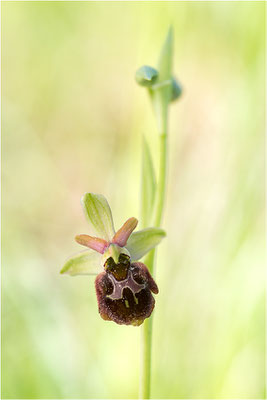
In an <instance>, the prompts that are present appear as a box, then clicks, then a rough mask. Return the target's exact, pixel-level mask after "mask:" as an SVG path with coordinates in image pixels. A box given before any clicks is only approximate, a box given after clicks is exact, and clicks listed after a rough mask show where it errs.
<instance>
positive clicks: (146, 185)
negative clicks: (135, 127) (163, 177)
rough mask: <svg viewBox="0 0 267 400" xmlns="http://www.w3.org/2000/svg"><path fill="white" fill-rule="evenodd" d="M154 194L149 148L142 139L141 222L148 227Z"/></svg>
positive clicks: (153, 175)
mask: <svg viewBox="0 0 267 400" xmlns="http://www.w3.org/2000/svg"><path fill="white" fill-rule="evenodd" d="M155 194H156V177H155V171H154V166H153V161H152V157H151V153H150V149H149V146H148V144H147V141H146V139H145V137H144V138H143V160H142V183H141V222H142V226H145V227H146V226H149V224H150V222H151V218H152V214H153V209H154V203H155Z"/></svg>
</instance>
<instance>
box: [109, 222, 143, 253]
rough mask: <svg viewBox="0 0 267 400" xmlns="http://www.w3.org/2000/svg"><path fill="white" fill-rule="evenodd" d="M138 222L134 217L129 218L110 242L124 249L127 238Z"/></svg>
mask: <svg viewBox="0 0 267 400" xmlns="http://www.w3.org/2000/svg"><path fill="white" fill-rule="evenodd" d="M137 224H138V220H137V219H136V218H134V217H132V218H129V219H128V220H127V221H126V222H125V223H124V224H123V225H122V227H121V228H120V229H119V230H118V231H117V232H116V234H115V235H114V237H113V239H112V242H113V243H116V244H117V245H118V246H120V247H124V246H125V245H126V243H127V240H128V239H129V236H130V235H131V233H132V232H133V230H134V229H135V228H136V226H137Z"/></svg>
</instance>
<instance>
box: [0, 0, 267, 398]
mask: <svg viewBox="0 0 267 400" xmlns="http://www.w3.org/2000/svg"><path fill="white" fill-rule="evenodd" d="M264 8H265V5H264V2H125V3H123V2H3V3H2V101H3V103H2V182H3V193H2V208H3V213H2V229H3V234H2V243H3V252H2V267H3V268H2V398H58V399H63V398H118V399H123V398H136V397H137V396H138V380H139V378H138V375H139V352H140V347H139V336H140V329H139V328H136V327H125V326H117V325H115V324H114V323H111V322H105V321H103V320H102V319H101V318H100V317H99V315H98V312H97V302H96V296H95V293H94V278H93V277H76V278H70V277H66V276H60V275H59V270H60V268H61V267H62V265H63V263H64V261H65V259H66V258H67V257H69V256H70V255H72V254H74V253H75V252H77V251H79V250H81V247H80V246H79V245H78V244H76V243H75V242H74V240H73V238H74V236H75V235H76V234H78V233H89V232H90V231H89V228H88V225H87V223H86V221H85V218H84V216H83V212H82V209H81V206H80V197H81V196H82V194H83V193H84V192H87V191H91V192H95V193H102V194H104V195H105V196H106V197H107V198H108V200H109V202H110V205H111V207H112V210H113V215H114V220H115V225H116V227H117V228H118V227H119V226H120V225H121V224H122V223H123V222H124V221H125V220H126V219H127V218H129V217H131V216H136V217H138V215H139V212H140V209H139V199H140V194H139V189H140V172H141V166H140V161H141V146H142V135H143V134H145V135H146V137H147V139H148V141H149V143H150V145H151V147H152V149H153V157H154V161H155V162H156V160H157V155H158V142H157V134H156V124H155V121H154V118H153V114H152V111H151V107H150V104H149V99H148V96H147V93H146V90H144V89H143V88H140V87H138V86H137V85H136V83H135V81H134V74H135V71H136V69H137V68H138V67H139V66H141V65H143V64H150V65H155V64H156V61H157V58H158V54H159V50H160V48H161V45H162V42H163V40H164V37H165V34H166V32H167V30H168V27H169V25H170V23H172V24H173V27H174V32H175V57H174V71H175V73H176V76H177V77H178V78H179V80H180V81H181V82H182V84H183V87H184V93H183V97H182V98H181V100H180V101H179V102H177V103H174V104H173V105H172V106H171V116H170V132H169V133H170V138H169V156H170V164H169V174H168V190H167V192H168V193H167V203H166V212H165V215H164V224H163V225H164V228H165V229H166V230H167V233H168V238H167V239H166V240H165V241H164V243H163V244H162V246H160V248H159V251H158V262H157V271H156V280H157V282H158V285H159V287H160V294H159V295H158V296H157V297H156V309H155V312H154V340H153V378H152V385H153V388H152V396H153V397H155V398H183V399H190V398H191V399H197V398H216V399H217V398H231V399H234V398H239V399H240V398H246V399H255V398H263V397H264V266H263V259H264V189H263V188H264V83H265V80H264V72H265V71H264V22H265V21H264V15H265V10H264Z"/></svg>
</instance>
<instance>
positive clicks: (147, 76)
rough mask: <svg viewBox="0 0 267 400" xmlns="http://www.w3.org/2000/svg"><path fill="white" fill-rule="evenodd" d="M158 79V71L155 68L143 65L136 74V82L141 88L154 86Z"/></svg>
mask: <svg viewBox="0 0 267 400" xmlns="http://www.w3.org/2000/svg"><path fill="white" fill-rule="evenodd" d="M157 77H158V71H157V70H156V69H155V68H152V67H149V66H148V65H143V66H142V67H140V68H139V69H138V70H137V71H136V74H135V80H136V82H137V83H138V84H139V85H141V86H148V87H149V86H152V85H153V84H154V83H155V81H156V80H157Z"/></svg>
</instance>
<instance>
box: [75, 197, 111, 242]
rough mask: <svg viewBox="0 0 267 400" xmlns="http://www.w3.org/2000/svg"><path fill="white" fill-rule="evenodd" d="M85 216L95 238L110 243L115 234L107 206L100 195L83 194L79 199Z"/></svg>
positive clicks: (104, 199)
mask: <svg viewBox="0 0 267 400" xmlns="http://www.w3.org/2000/svg"><path fill="white" fill-rule="evenodd" d="M81 203H82V206H83V208H84V212H85V216H86V218H87V219H88V221H89V223H90V224H91V225H92V226H93V228H94V230H95V232H96V233H97V236H99V237H101V238H103V239H105V240H107V241H108V242H110V241H111V240H112V238H113V236H114V234H115V230H114V225H113V218H112V213H111V210H110V207H109V204H108V202H107V200H106V198H105V197H104V196H102V195H101V194H94V193H85V195H84V196H83V197H82V199H81Z"/></svg>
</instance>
